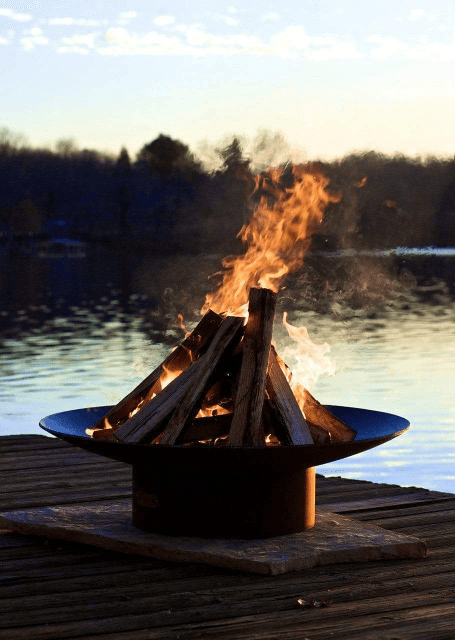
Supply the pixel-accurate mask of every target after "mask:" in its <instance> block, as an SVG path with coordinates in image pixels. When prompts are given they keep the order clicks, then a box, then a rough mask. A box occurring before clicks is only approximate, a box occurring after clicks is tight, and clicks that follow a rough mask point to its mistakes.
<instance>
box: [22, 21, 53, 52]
mask: <svg viewBox="0 0 455 640" xmlns="http://www.w3.org/2000/svg"><path fill="white" fill-rule="evenodd" d="M24 34H25V36H24V37H22V38H21V40H20V41H21V44H22V46H23V48H24V51H31V50H32V49H34V48H35V46H36V45H40V46H45V45H47V44H49V39H48V38H46V36H44V35H43V32H42V30H41V29H40V28H39V27H34V28H33V29H26V30H25V31H24Z"/></svg>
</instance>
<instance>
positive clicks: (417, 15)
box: [408, 9, 426, 22]
mask: <svg viewBox="0 0 455 640" xmlns="http://www.w3.org/2000/svg"><path fill="white" fill-rule="evenodd" d="M425 15H426V11H424V10H423V9H413V10H412V11H411V13H410V14H409V18H408V20H409V22H418V21H419V20H422V18H424V17H425Z"/></svg>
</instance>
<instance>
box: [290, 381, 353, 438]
mask: <svg viewBox="0 0 455 640" xmlns="http://www.w3.org/2000/svg"><path fill="white" fill-rule="evenodd" d="M302 391H303V395H304V399H305V404H304V407H303V410H304V412H305V417H306V419H307V422H308V426H309V428H310V431H311V430H312V428H314V427H316V429H315V432H317V431H318V430H320V429H321V428H322V429H324V430H325V431H328V432H329V433H330V441H331V442H350V441H351V440H354V438H355V436H356V433H357V432H356V431H355V430H354V429H352V428H351V427H349V426H348V425H347V424H346V423H344V422H343V421H342V420H340V419H339V418H336V417H335V416H334V415H333V413H330V411H329V410H328V409H326V408H325V407H324V406H323V405H322V404H320V403H319V402H318V401H317V400H316V398H313V396H312V395H311V393H310V392H309V391H308V389H303V390H302Z"/></svg>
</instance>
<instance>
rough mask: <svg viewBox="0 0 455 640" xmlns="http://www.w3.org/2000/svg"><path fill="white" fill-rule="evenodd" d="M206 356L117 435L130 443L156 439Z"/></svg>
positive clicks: (125, 424) (154, 399) (126, 424)
mask: <svg viewBox="0 0 455 640" xmlns="http://www.w3.org/2000/svg"><path fill="white" fill-rule="evenodd" d="M204 358H205V355H204V356H201V357H200V358H199V360H196V362H193V364H191V365H190V366H189V367H187V368H186V369H185V371H182V373H181V374H180V375H179V376H178V377H177V378H174V380H172V382H170V383H169V384H168V385H167V386H166V387H165V388H164V389H163V390H162V391H160V393H159V394H158V395H156V396H155V397H154V398H152V400H150V402H148V403H147V404H146V405H144V406H143V407H142V409H141V410H140V411H138V413H136V414H135V415H134V416H132V417H131V418H129V419H128V420H127V421H126V422H125V423H124V424H122V426H120V427H118V429H116V431H115V437H116V438H117V439H118V440H120V442H125V443H128V444H145V443H147V442H151V441H152V440H154V439H155V438H156V437H157V436H158V435H159V434H160V433H161V432H162V431H163V429H164V422H165V420H168V419H169V417H170V415H171V414H172V412H173V411H174V409H175V407H176V406H177V404H178V403H179V402H180V401H181V400H182V398H183V397H184V395H185V393H186V392H187V390H188V389H189V388H190V386H191V385H192V383H193V380H194V379H195V378H196V375H197V372H198V370H199V368H200V367H201V365H203V364H204Z"/></svg>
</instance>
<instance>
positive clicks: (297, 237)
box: [202, 165, 340, 316]
mask: <svg viewBox="0 0 455 640" xmlns="http://www.w3.org/2000/svg"><path fill="white" fill-rule="evenodd" d="M290 178H292V182H293V184H292V186H287V184H286V183H289V179H290ZM328 184H329V180H328V179H327V178H326V177H325V176H324V175H322V174H321V173H320V172H319V171H316V170H315V169H314V167H312V166H311V165H295V166H293V167H292V169H291V175H288V174H287V172H286V173H285V170H284V169H282V168H280V169H270V170H269V171H267V172H265V173H263V174H261V175H260V176H258V177H257V179H256V186H255V193H259V194H260V199H259V204H258V206H257V208H256V210H255V211H254V213H253V216H252V218H251V220H250V222H249V223H248V224H247V225H245V226H243V227H242V229H241V230H240V233H239V234H238V237H240V238H241V240H242V242H243V243H244V244H245V245H246V251H245V254H244V255H242V256H229V257H227V258H225V259H224V260H223V262H222V264H223V267H224V271H223V272H222V274H221V275H222V280H221V284H220V286H219V288H218V289H217V290H216V291H215V292H214V293H210V294H208V295H207V296H206V299H205V303H204V306H203V308H202V313H205V312H206V311H207V310H208V309H212V310H213V311H216V312H217V313H227V314H228V315H240V316H245V315H246V305H247V299H248V292H249V290H250V289H251V288H252V287H264V288H267V289H271V290H272V291H274V292H275V293H276V292H278V290H279V289H280V287H281V285H282V283H283V280H284V278H285V277H286V275H287V274H288V273H290V272H292V271H295V270H296V269H298V268H299V267H300V266H301V265H302V263H303V258H304V255H305V252H306V250H307V249H308V247H309V244H310V241H311V235H312V233H313V232H314V231H315V229H316V228H317V227H318V226H319V225H320V223H321V222H322V216H323V212H324V210H325V208H326V207H327V205H328V204H329V203H330V202H338V201H339V200H340V197H339V196H338V195H333V194H330V193H328V192H327V191H326V187H327V186H328Z"/></svg>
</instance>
